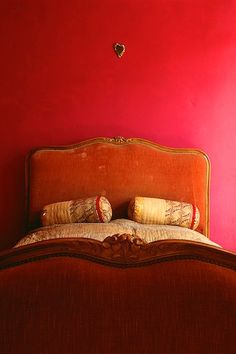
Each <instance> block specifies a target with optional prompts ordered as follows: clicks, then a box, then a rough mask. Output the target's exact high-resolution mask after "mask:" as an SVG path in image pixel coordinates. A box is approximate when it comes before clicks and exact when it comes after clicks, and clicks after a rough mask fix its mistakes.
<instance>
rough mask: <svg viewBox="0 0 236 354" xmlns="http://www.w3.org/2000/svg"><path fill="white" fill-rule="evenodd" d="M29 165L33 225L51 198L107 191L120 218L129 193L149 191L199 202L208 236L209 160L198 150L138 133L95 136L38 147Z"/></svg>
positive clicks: (153, 194)
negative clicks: (162, 143)
mask: <svg viewBox="0 0 236 354" xmlns="http://www.w3.org/2000/svg"><path fill="white" fill-rule="evenodd" d="M26 166H27V171H26V191H27V196H26V200H27V210H28V227H29V228H34V227H37V226H38V225H39V220H40V213H41V211H42V209H43V207H44V205H46V204H50V203H53V202H57V201H64V200H71V199H76V198H81V197H89V196H95V195H104V196H106V197H107V198H108V199H109V201H110V202H111V204H112V209H113V218H117V217H126V216H127V207H128V203H129V201H130V199H131V198H133V197H135V196H146V197H159V198H165V199H170V200H178V201H186V202H189V203H193V204H195V205H197V207H198V208H199V210H200V215H201V218H200V224H199V226H198V229H197V230H198V231H200V232H202V233H203V234H205V235H207V236H209V175H210V163H209V159H208V157H207V155H206V154H204V153H203V152H201V151H199V150H193V149H175V148H167V147H163V146H160V145H158V144H156V143H153V142H150V141H148V140H143V139H138V138H130V139H125V138H122V137H117V138H96V139H90V140H87V141H83V142H80V143H79V144H76V145H71V146H62V147H45V148H40V149H37V150H34V151H32V152H31V153H30V155H29V156H28V159H27V165H26Z"/></svg>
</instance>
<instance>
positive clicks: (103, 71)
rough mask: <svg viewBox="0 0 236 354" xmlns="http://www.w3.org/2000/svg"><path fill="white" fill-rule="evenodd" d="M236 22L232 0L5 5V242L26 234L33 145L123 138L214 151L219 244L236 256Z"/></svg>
mask: <svg viewBox="0 0 236 354" xmlns="http://www.w3.org/2000/svg"><path fill="white" fill-rule="evenodd" d="M235 18H236V1H234V0H231V1H229V0H176V1H174V0H142V1H141V0H112V1H111V0H88V1H78V0H68V1H62V0H40V1H39V0H34V1H31V0H21V1H19V0H2V1H1V2H0V26H1V30H0V41H1V42H0V43H1V55H0V70H1V74H0V80H1V83H0V91H1V92H0V119H1V120H0V145H1V163H0V192H1V193H0V196H1V197H0V221H1V234H0V247H1V248H4V247H8V246H11V245H12V244H13V243H14V242H15V240H16V239H17V238H19V237H20V236H21V234H22V233H23V226H24V215H25V214H24V157H25V155H26V153H27V152H28V150H29V149H31V148H34V147H38V146H42V145H58V144H71V143H75V142H77V141H79V140H82V139H87V138H91V137H96V136H116V135H123V136H126V137H143V138H147V139H151V140H154V141H156V142H159V143H161V144H164V145H169V146H174V147H198V148H201V149H202V150H204V151H206V152H207V153H208V155H209V157H210V159H211V162H212V182H211V238H212V239H213V240H214V241H216V242H219V243H221V244H222V245H223V246H224V247H226V248H228V249H236V234H235V208H234V203H235V200H236V192H235V190H236V188H235V184H236V161H235V152H236V140H235V136H236V118H235V117H236V114H235V113H236V22H235ZM116 41H120V42H123V43H125V44H126V48H127V51H126V54H125V55H124V57H123V58H122V59H118V58H117V57H116V56H115V54H114V52H113V49H112V44H113V43H114V42H116Z"/></svg>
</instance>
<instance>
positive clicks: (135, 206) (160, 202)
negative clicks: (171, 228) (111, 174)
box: [128, 197, 200, 230]
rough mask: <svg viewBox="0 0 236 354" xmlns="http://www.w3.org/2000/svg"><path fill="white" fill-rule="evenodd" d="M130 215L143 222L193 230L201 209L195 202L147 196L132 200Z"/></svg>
mask: <svg viewBox="0 0 236 354" xmlns="http://www.w3.org/2000/svg"><path fill="white" fill-rule="evenodd" d="M128 216H129V219H131V220H134V221H136V222H139V223H141V224H159V225H177V226H182V227H187V228H189V229H193V230H195V229H196V228H197V227H198V225H199V221H200V213H199V210H198V208H197V207H196V206H195V205H193V204H189V203H185V202H177V201H172V200H166V199H159V198H146V197H135V198H133V199H132V200H131V201H130V203H129V208H128Z"/></svg>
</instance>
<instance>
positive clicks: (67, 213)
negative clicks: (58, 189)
mask: <svg viewBox="0 0 236 354" xmlns="http://www.w3.org/2000/svg"><path fill="white" fill-rule="evenodd" d="M111 217H112V209H111V204H110V203H109V201H108V200H107V198H105V197H102V196H97V197H91V198H86V199H77V200H69V201H66V202H59V203H53V204H49V205H46V206H45V207H44V208H43V212H42V214H41V222H42V225H43V226H47V225H53V224H69V223H75V222H76V223H78V222H79V223H82V222H91V223H93V222H95V223H97V222H109V221H110V220H111Z"/></svg>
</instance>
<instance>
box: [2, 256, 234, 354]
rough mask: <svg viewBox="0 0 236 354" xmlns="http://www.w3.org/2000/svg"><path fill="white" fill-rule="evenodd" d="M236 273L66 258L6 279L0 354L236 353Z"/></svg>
mask: <svg viewBox="0 0 236 354" xmlns="http://www.w3.org/2000/svg"><path fill="white" fill-rule="evenodd" d="M235 298H236V282H235V271H233V270H231V269H227V268H224V267H221V266H217V265H215V264H209V263H205V262H203V261H198V260H176V261H172V262H162V263H158V264H152V265H148V266H140V267H134V268H126V269H122V268H117V267H111V266H106V265H102V264H98V263H95V262H90V261H88V260H84V259H78V258H76V259H75V258H70V257H60V258H53V257H52V258H49V259H44V260H41V261H35V262H33V263H26V264H22V265H20V266H15V267H12V268H9V269H5V270H4V271H1V272H0V314H1V316H0V333H1V336H0V348H1V354H16V353H17V354H28V353H29V354H32V353H34V354H44V353H45V354H67V353H70V354H80V353H81V354H101V353H107V354H157V353H160V354H183V353H191V354H223V353H224V354H234V353H235V329H236V316H235V314H236V308H235Z"/></svg>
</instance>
